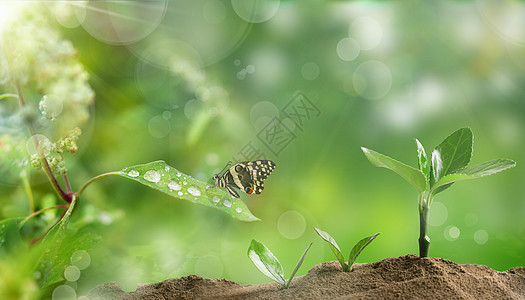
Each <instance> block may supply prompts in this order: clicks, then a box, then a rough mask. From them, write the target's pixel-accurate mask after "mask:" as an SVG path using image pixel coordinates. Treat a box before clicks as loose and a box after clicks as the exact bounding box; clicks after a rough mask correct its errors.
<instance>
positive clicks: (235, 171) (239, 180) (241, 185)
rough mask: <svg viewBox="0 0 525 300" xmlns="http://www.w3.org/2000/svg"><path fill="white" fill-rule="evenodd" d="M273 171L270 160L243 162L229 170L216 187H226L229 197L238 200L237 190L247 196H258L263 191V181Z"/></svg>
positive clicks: (272, 164)
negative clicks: (254, 194)
mask: <svg viewBox="0 0 525 300" xmlns="http://www.w3.org/2000/svg"><path fill="white" fill-rule="evenodd" d="M274 169H275V163H274V162H273V161H271V160H254V161H243V162H240V163H237V164H235V165H233V166H232V167H231V168H229V169H228V170H227V171H226V172H224V174H223V175H222V176H220V178H219V179H217V186H219V187H226V189H227V190H228V192H229V193H230V195H232V196H233V197H235V198H239V194H238V193H237V191H236V190H235V188H238V189H240V190H242V191H244V192H245V193H247V194H253V193H256V194H260V193H261V192H262V190H263V189H264V182H263V180H264V179H266V178H268V176H269V175H270V174H271V173H272V171H273V170H274Z"/></svg>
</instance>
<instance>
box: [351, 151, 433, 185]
mask: <svg viewBox="0 0 525 300" xmlns="http://www.w3.org/2000/svg"><path fill="white" fill-rule="evenodd" d="M361 149H362V150H363V152H364V153H365V155H366V157H367V158H368V160H369V161H370V162H371V163H372V164H373V165H374V166H376V167H383V168H387V169H390V170H392V171H394V172H396V173H397V174H398V175H399V176H401V177H403V178H404V179H405V180H406V181H408V182H409V183H410V184H412V186H413V187H415V188H416V190H417V191H418V192H423V191H425V189H426V188H427V185H428V183H427V182H426V180H425V175H423V172H421V170H418V169H415V168H413V167H411V166H409V165H406V164H404V163H402V162H399V161H397V160H395V159H393V158H390V157H388V156H386V155H383V154H381V153H378V152H375V151H374V150H370V149H367V148H365V147H361Z"/></svg>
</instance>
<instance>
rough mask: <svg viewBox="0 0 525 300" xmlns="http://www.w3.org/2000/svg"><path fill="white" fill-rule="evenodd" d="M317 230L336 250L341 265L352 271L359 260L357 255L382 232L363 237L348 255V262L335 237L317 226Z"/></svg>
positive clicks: (331, 247) (333, 250) (344, 269)
mask: <svg viewBox="0 0 525 300" xmlns="http://www.w3.org/2000/svg"><path fill="white" fill-rule="evenodd" d="M314 229H315V232H317V234H318V235H319V236H320V237H321V238H322V239H323V240H324V241H325V242H327V243H328V245H329V246H330V249H332V252H334V254H335V257H337V260H338V261H339V264H341V267H342V268H343V271H344V272H351V271H352V266H353V264H354V263H355V261H356V260H357V257H358V256H359V254H361V252H362V251H363V249H365V247H366V246H368V245H369V244H370V243H371V242H372V241H373V240H374V239H375V238H376V237H377V236H378V235H380V234H381V232H378V233H376V234H373V235H371V236H367V237H365V238H364V239H361V240H360V241H359V242H357V244H355V246H354V247H353V248H352V251H350V255H349V257H348V263H346V262H345V259H344V257H343V253H341V250H340V249H339V246H338V245H337V243H336V241H335V240H334V238H333V237H332V236H331V235H330V234H328V233H327V232H325V231H322V230H321V229H319V228H315V227H314Z"/></svg>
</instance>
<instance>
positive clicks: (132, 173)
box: [128, 170, 140, 177]
mask: <svg viewBox="0 0 525 300" xmlns="http://www.w3.org/2000/svg"><path fill="white" fill-rule="evenodd" d="M139 175H140V174H139V172H138V171H137V170H131V171H129V172H128V176H130V177H137V176H139Z"/></svg>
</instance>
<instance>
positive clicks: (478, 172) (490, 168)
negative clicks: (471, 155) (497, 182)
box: [433, 158, 516, 190]
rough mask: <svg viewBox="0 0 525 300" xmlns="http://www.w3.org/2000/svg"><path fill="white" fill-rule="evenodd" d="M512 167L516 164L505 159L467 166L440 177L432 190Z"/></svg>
mask: <svg viewBox="0 0 525 300" xmlns="http://www.w3.org/2000/svg"><path fill="white" fill-rule="evenodd" d="M514 166H516V162H515V161H513V160H511V159H506V158H499V159H494V160H491V161H487V162H484V163H481V164H478V165H474V166H468V167H465V168H463V169H461V170H459V171H458V172H457V173H455V174H449V175H446V176H444V177H442V178H441V179H439V180H438V182H436V183H435V184H434V186H433V189H434V190H436V189H439V188H440V187H442V186H446V185H450V184H451V183H453V182H455V181H458V180H465V179H474V178H480V177H485V176H489V175H492V174H496V173H499V172H501V171H505V170H507V169H510V168H513V167H514Z"/></svg>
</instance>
